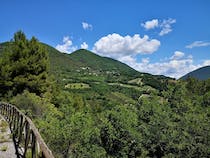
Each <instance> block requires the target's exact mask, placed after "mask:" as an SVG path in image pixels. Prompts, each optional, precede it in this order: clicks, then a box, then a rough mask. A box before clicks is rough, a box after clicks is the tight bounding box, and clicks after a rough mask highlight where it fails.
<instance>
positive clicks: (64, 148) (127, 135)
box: [0, 31, 210, 158]
mask: <svg viewBox="0 0 210 158" xmlns="http://www.w3.org/2000/svg"><path fill="white" fill-rule="evenodd" d="M0 67H1V70H0V98H1V100H2V101H6V102H10V103H12V104H14V105H16V106H17V107H18V108H20V109H22V111H23V112H24V113H26V114H27V115H28V116H29V117H30V118H32V120H33V121H34V122H35V124H36V126H37V127H38V129H39V132H40V133H41V135H42V137H43V138H44V140H45V142H46V144H47V145H48V146H49V148H50V149H51V150H52V151H53V154H54V155H55V157H58V158H69V157H73V158H78V157H87V158H144V157H157V158H161V157H165V158H166V157H180V158H181V157H208V156H209V155H210V149H209V146H210V79H207V80H202V81H199V80H197V79H193V78H188V79H187V80H175V79H172V78H169V77H165V76H161V75H151V74H148V73H142V72H138V71H136V70H134V69H132V68H131V67H129V66H127V65H126V64H124V63H121V62H119V61H117V60H114V59H111V58H107V57H101V56H99V55H97V54H94V53H93V52H91V51H88V50H85V49H80V50H77V51H75V52H73V53H71V54H65V53H61V52H59V51H58V50H56V49H54V48H53V47H51V46H49V45H47V44H44V43H41V42H39V41H38V40H37V39H36V38H34V37H32V38H31V39H27V38H26V36H25V35H24V33H23V32H21V31H20V32H17V33H15V35H14V37H13V39H12V40H11V41H10V42H6V43H1V44H0Z"/></svg>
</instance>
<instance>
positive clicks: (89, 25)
mask: <svg viewBox="0 0 210 158" xmlns="http://www.w3.org/2000/svg"><path fill="white" fill-rule="evenodd" d="M82 28H83V29H84V30H92V29H93V26H92V25H91V24H88V23H87V22H82Z"/></svg>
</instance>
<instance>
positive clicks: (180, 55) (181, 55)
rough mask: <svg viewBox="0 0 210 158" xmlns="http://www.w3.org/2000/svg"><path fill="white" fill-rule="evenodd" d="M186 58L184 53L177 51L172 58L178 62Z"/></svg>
mask: <svg viewBox="0 0 210 158" xmlns="http://www.w3.org/2000/svg"><path fill="white" fill-rule="evenodd" d="M183 56H184V53H183V52H180V51H175V52H174V55H173V56H172V57H171V58H170V59H171V60H177V59H180V58H182V57H183Z"/></svg>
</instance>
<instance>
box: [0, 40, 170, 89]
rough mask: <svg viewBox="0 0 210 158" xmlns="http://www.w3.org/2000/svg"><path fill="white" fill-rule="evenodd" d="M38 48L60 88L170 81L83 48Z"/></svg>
mask: <svg viewBox="0 0 210 158" xmlns="http://www.w3.org/2000/svg"><path fill="white" fill-rule="evenodd" d="M8 44H9V42H5V43H1V44H0V52H2V50H3V49H4V48H6V47H7V45H8ZM42 45H44V47H45V49H47V50H48V52H49V57H50V71H51V73H52V74H53V75H54V76H55V78H56V80H58V83H60V84H62V85H63V86H64V85H66V84H67V83H69V82H70V83H75V82H76V83H78V82H79V83H80V82H100V83H104V82H105V83H106V82H111V83H112V82H120V83H126V84H132V85H139V81H138V80H139V79H140V80H141V82H142V83H144V84H145V85H149V86H152V87H153V88H156V89H162V87H164V84H165V81H166V80H168V79H170V78H167V77H165V76H159V75H157V76H155V75H150V74H147V73H140V72H138V71H136V70H134V69H133V68H131V67H129V66H128V65H126V64H124V63H121V62H119V61H117V60H114V59H111V58H107V57H101V56H99V55H97V54H94V53H93V52H91V51H88V50H85V49H80V50H77V51H75V52H73V53H71V54H65V53H61V52H59V51H58V50H56V49H55V48H53V47H51V46H49V45H47V44H44V43H42ZM135 79H137V80H135ZM130 81H137V82H130Z"/></svg>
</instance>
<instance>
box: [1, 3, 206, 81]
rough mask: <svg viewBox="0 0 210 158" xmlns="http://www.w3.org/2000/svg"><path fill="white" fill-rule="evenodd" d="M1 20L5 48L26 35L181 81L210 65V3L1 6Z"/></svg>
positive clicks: (19, 4) (55, 45) (65, 50)
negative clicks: (22, 34)
mask: <svg viewBox="0 0 210 158" xmlns="http://www.w3.org/2000/svg"><path fill="white" fill-rule="evenodd" d="M0 17H1V20H0V43H1V42H5V41H9V40H11V39H12V37H13V35H14V33H15V32H17V31H19V30H22V31H23V32H24V33H25V34H26V36H27V37H28V38H31V37H32V36H35V37H36V38H37V39H38V40H39V41H41V42H43V43H46V44H49V45H51V46H53V47H54V48H56V49H58V50H60V51H61V52H64V53H72V52H73V51H75V50H77V49H80V48H83V49H88V50H90V51H93V52H94V53H96V54H98V55H101V56H106V57H110V58H114V59H116V60H119V61H121V62H123V63H126V64H127V65H129V66H131V67H132V68H134V69H136V70H138V71H140V72H148V73H151V74H154V75H165V76H169V77H173V78H177V79H178V78H179V77H181V76H183V75H184V74H186V73H188V72H190V71H192V70H195V69H197V68H199V67H203V66H206V65H210V0H170V1H169V0H18V1H14V0H13V1H12V0H1V3H0Z"/></svg>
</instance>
